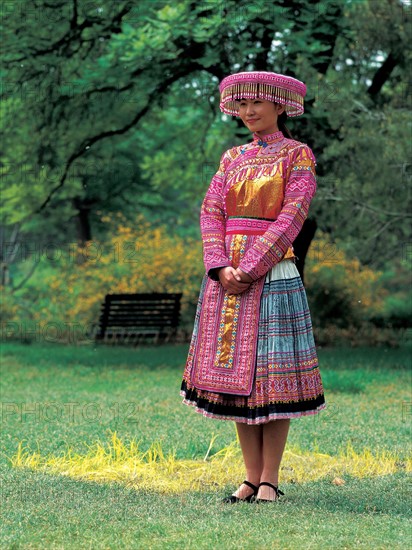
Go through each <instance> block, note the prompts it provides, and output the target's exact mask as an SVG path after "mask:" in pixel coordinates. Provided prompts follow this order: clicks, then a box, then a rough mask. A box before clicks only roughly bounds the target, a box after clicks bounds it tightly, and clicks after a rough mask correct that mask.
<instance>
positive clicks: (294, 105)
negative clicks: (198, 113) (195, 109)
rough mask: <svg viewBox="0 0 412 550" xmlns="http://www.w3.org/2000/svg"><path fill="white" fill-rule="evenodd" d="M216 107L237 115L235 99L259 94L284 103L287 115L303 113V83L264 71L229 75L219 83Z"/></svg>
mask: <svg viewBox="0 0 412 550" xmlns="http://www.w3.org/2000/svg"><path fill="white" fill-rule="evenodd" d="M219 91H220V110H221V111H222V112H223V113H226V114H227V115H232V116H239V99H240V98H242V97H244V98H245V99H246V98H248V99H253V98H255V97H260V98H262V99H267V100H269V101H274V102H277V103H282V105H285V111H286V114H287V115H288V116H290V117H293V116H299V115H301V114H303V98H304V97H305V95H306V86H305V84H304V83H303V82H301V81H300V80H297V79H296V78H292V77H291V76H285V75H283V74H277V73H269V72H266V71H249V72H244V73H236V74H231V75H229V76H227V77H226V78H224V79H223V80H222V82H221V83H220V84H219Z"/></svg>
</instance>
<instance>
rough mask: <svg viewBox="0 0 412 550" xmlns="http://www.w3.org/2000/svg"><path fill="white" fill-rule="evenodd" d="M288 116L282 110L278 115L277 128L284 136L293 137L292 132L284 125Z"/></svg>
mask: <svg viewBox="0 0 412 550" xmlns="http://www.w3.org/2000/svg"><path fill="white" fill-rule="evenodd" d="M287 118H288V115H287V114H286V111H283V113H281V114H280V115H279V116H278V127H279V130H280V131H281V132H282V134H283V135H284V136H285V138H289V139H294V138H293V136H292V134H291V133H290V132H289V130H288V129H287V127H286V119H287Z"/></svg>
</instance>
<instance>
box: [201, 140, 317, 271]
mask: <svg viewBox="0 0 412 550" xmlns="http://www.w3.org/2000/svg"><path fill="white" fill-rule="evenodd" d="M253 138H254V139H253V141H252V142H250V143H248V144H245V145H240V146H236V147H233V148H231V149H229V150H227V151H225V152H224V153H223V155H222V157H221V159H220V165H219V168H218V171H217V172H216V174H215V175H214V176H213V178H212V181H211V183H210V186H209V188H208V190H207V193H206V195H205V198H204V200H203V203H202V207H201V213H200V228H201V233H202V240H203V260H204V265H205V268H206V273H207V274H208V276H209V277H210V278H211V279H212V280H214V281H218V280H219V278H218V276H217V272H216V271H217V268H219V267H224V266H230V265H232V266H233V267H239V268H240V269H241V270H242V271H244V272H245V273H247V274H248V275H250V277H252V279H253V280H257V279H259V278H260V277H263V276H264V275H265V274H266V273H267V272H268V271H269V270H270V269H271V268H272V267H273V266H275V265H276V264H277V263H278V262H279V261H280V260H282V259H283V258H288V257H291V258H293V257H294V253H293V246H292V243H293V241H294V240H295V238H296V237H297V235H298V233H299V232H300V230H301V228H302V225H303V222H304V221H305V219H306V217H307V215H308V211H309V205H310V202H311V200H312V198H313V196H314V195H315V192H316V172H315V166H316V159H315V156H314V154H313V152H312V150H311V149H310V148H309V147H308V146H307V145H306V144H304V143H301V142H299V141H295V140H292V139H288V138H285V137H284V136H283V134H282V132H280V131H279V132H275V133H273V134H270V135H266V136H264V141H262V140H261V139H260V137H259V136H258V135H257V134H256V133H255V134H253Z"/></svg>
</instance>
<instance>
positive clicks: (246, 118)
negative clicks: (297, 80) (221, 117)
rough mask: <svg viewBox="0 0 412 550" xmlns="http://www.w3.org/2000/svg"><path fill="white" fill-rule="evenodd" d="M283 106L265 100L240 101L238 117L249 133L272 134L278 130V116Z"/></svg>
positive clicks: (283, 108)
mask: <svg viewBox="0 0 412 550" xmlns="http://www.w3.org/2000/svg"><path fill="white" fill-rule="evenodd" d="M284 110H285V106H284V105H281V104H279V103H273V101H268V100H267V99H260V98H255V99H243V98H242V99H240V100H239V116H240V118H241V119H242V120H243V123H244V124H245V125H246V126H247V127H248V128H249V130H250V131H251V132H257V133H259V134H261V135H265V134H273V133H274V132H277V131H278V130H279V128H278V116H279V115H280V114H281V113H283V111H284Z"/></svg>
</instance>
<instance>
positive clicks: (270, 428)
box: [258, 418, 290, 500]
mask: <svg viewBox="0 0 412 550" xmlns="http://www.w3.org/2000/svg"><path fill="white" fill-rule="evenodd" d="M289 425H290V419H289V418H286V419H280V420H273V421H271V422H268V423H267V424H263V425H262V428H263V448H262V457H263V467H262V473H261V476H260V481H261V482H262V481H268V482H269V483H272V485H275V487H276V486H277V485H278V481H279V468H280V463H281V460H282V456H283V451H284V449H285V445H286V440H287V437H288V432H289ZM258 498H264V499H268V500H274V499H275V498H276V495H275V491H274V490H273V489H272V488H271V487H268V486H267V485H263V486H262V487H260V489H259V493H258Z"/></svg>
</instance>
